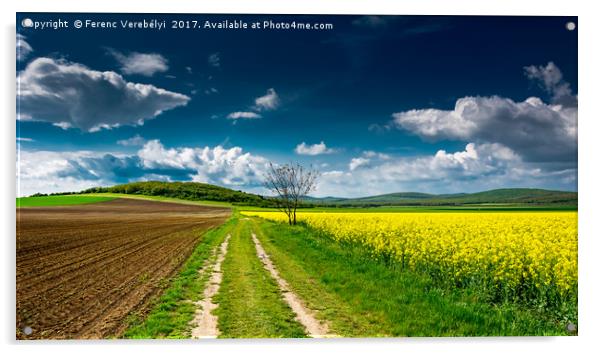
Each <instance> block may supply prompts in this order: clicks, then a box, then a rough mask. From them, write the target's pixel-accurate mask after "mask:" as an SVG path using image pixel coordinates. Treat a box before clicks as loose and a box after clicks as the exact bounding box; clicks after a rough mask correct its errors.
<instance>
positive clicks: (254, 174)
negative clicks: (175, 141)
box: [138, 140, 268, 187]
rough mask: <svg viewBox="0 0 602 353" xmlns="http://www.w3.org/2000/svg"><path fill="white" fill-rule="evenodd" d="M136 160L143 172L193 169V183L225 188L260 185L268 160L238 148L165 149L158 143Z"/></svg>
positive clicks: (144, 149)
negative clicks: (211, 184)
mask: <svg viewBox="0 0 602 353" xmlns="http://www.w3.org/2000/svg"><path fill="white" fill-rule="evenodd" d="M138 157H139V158H140V161H141V164H142V166H143V167H144V168H146V169H157V168H159V169H160V168H168V169H184V170H185V169H188V170H193V171H194V173H192V174H191V178H192V180H194V181H200V182H208V183H214V184H219V185H225V186H247V187H252V186H258V185H261V184H262V180H263V175H264V173H265V171H266V168H267V166H268V160H267V159H265V158H263V157H261V156H255V155H252V154H250V153H248V152H247V153H244V152H243V150H242V148H241V147H232V148H224V147H222V146H216V147H213V148H210V147H204V148H190V147H184V148H165V147H164V146H163V145H162V144H161V143H160V142H159V141H158V140H151V141H149V142H147V143H146V144H145V145H144V147H143V148H142V149H141V150H140V151H138Z"/></svg>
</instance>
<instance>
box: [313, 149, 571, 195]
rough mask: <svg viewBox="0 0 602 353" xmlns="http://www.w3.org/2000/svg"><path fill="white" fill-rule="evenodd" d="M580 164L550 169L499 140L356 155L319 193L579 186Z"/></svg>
mask: <svg viewBox="0 0 602 353" xmlns="http://www.w3.org/2000/svg"><path fill="white" fill-rule="evenodd" d="M576 174H577V171H576V169H575V168H566V169H559V170H548V169H545V168H541V167H540V166H538V165H537V164H532V163H528V162H525V161H524V160H523V159H522V158H521V157H520V156H519V155H518V154H516V153H515V152H514V151H512V150H511V149H510V148H508V147H506V146H503V145H501V144H498V143H484V144H477V143H468V144H467V145H466V147H465V148H464V150H461V151H455V152H448V151H445V150H439V151H437V152H436V153H435V154H433V155H424V156H414V157H403V158H394V157H390V156H389V158H388V159H384V160H382V159H378V158H377V157H376V158H369V157H366V156H365V155H363V156H361V157H355V158H352V159H351V161H350V163H349V170H348V171H341V170H332V171H327V172H323V173H322V174H321V177H320V179H319V180H318V188H317V195H319V196H346V197H357V196H367V195H376V194H385V193H392V192H399V191H421V192H430V193H451V192H476V191H482V190H487V189H493V188H501V187H525V186H528V187H545V188H552V189H554V188H557V189H574V188H575V181H576Z"/></svg>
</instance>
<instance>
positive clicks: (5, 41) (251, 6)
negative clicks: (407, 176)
mask: <svg viewBox="0 0 602 353" xmlns="http://www.w3.org/2000/svg"><path fill="white" fill-rule="evenodd" d="M289 2H290V1H282V0H263V1H259V0H219V1H217V0H216V1H213V2H210V3H209V2H201V1H196V2H194V1H192V0H166V1H160V0H154V1H128V2H126V0H102V1H101V0H98V1H97V2H95V3H92V2H91V1H69V0H52V1H34V0H19V1H18V2H16V3H15V2H11V1H10V0H8V1H6V0H5V1H2V3H1V5H0V7H1V10H2V11H0V17H1V18H2V27H1V34H0V38H1V41H2V47H1V48H2V50H1V51H0V53H2V55H0V61H1V62H2V65H1V66H0V67H1V68H2V76H1V77H2V83H1V84H0V90H1V93H0V99H1V100H2V107H3V113H4V114H3V116H2V122H3V126H2V130H1V131H2V137H3V147H4V148H3V149H2V161H1V164H0V165H2V166H4V168H3V170H4V172H3V173H2V178H3V183H2V185H3V193H2V195H3V202H2V212H0V215H1V217H2V225H3V230H4V232H2V245H3V246H2V250H3V251H4V254H3V256H2V260H0V263H1V264H2V282H0V283H2V287H3V288H2V291H0V296H1V299H2V300H1V304H2V306H3V307H2V308H3V310H2V311H1V312H2V313H3V315H2V320H1V321H0V335H1V337H2V343H3V345H4V348H5V351H7V350H8V351H15V352H30V351H39V350H44V351H46V352H49V353H52V352H61V353H62V352H65V353H67V352H80V351H82V350H85V351H91V352H105V351H107V350H111V351H115V352H122V351H130V350H144V351H146V352H148V353H151V352H161V353H164V352H166V351H174V350H177V351H178V352H182V351H184V352H199V351H211V352H226V351H244V352H282V351H283V350H286V351H287V352H290V353H293V352H305V351H308V350H312V351H313V350H317V351H328V352H365V351H366V350H367V349H378V350H379V351H382V352H393V351H404V352H433V351H435V350H436V351H442V350H444V351H447V352H462V353H469V352H479V353H481V352H485V351H486V352H508V351H511V352H513V353H514V352H527V351H528V352H533V351H546V352H581V351H592V350H594V349H596V348H599V347H600V346H602V344H601V342H600V339H599V337H598V336H600V333H599V331H600V329H601V328H602V327H601V325H600V317H601V315H600V314H601V311H600V308H601V306H600V297H601V293H602V292H601V290H600V289H601V285H600V280H602V278H601V276H600V275H599V273H600V272H599V270H598V271H596V269H601V268H602V262H601V259H602V254H601V253H600V251H601V250H602V249H601V246H600V244H601V240H600V239H601V238H602V228H601V227H600V221H598V219H600V218H602V217H600V216H599V215H598V213H599V212H602V207H601V204H600V201H601V200H602V198H601V196H602V195H601V193H600V186H599V185H600V181H601V180H602V178H600V177H601V175H600V163H601V160H600V158H599V157H598V154H599V151H602V145H601V141H602V138H600V137H599V135H600V134H601V133H602V129H601V127H602V126H601V123H600V121H601V120H602V116H601V114H600V108H599V105H600V104H599V102H600V98H599V97H598V96H599V94H600V93H599V92H600V87H599V86H600V82H602V76H601V69H600V67H601V65H600V63H602V56H601V50H600V45H599V42H600V38H601V36H600V32H601V31H600V27H601V26H600V22H602V20H601V19H600V15H601V13H600V11H598V10H597V9H596V6H595V2H594V1H591V2H588V3H586V2H585V1H583V2H577V1H568V0H565V1H558V0H548V1H541V2H536V1H527V0H505V1H497V2H493V1H482V0H481V1H479V0H453V1H450V0H421V1H397V2H396V3H393V1H390V0H389V1H387V0H369V1H366V0H297V1H296V2H295V3H289ZM17 11H19V12H44V11H49V12H50V11H52V12H134V13H135V12H154V13H179V12H189V13H291V14H294V13H299V14H303V13H306V14H319V13H322V14H433V15H435V14H437V15H557V16H561V15H562V16H566V15H570V16H579V22H578V26H579V28H578V30H579V89H578V92H579V118H580V119H579V191H580V195H579V209H580V210H579V290H580V295H579V300H580V302H579V307H580V310H579V337H560V338H556V337H553V338H529V337H520V338H430V339H370V340H366V339H344V340H327V341H319V342H315V341H309V340H224V341H219V342H205V343H203V342H194V343H190V342H173V341H167V342H166V341H156V342H149V341H145V342H123V341H119V342H106V341H104V342H87V343H80V342H72V341H71V342H65V341H63V342H35V343H25V344H23V343H16V342H15V341H14V320H15V319H14V318H15V316H14V315H15V306H14V300H15V299H14V298H15V294H14V290H15V277H14V276H15V272H14V264H15V262H14V261H15V252H14V250H15V245H14V242H15V228H14V220H15V208H14V207H15V206H14V196H15V120H14V115H15V86H14V84H15V83H14V79H12V78H13V77H15V55H14V45H15V37H14V31H15V12H17Z"/></svg>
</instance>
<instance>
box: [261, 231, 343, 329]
mask: <svg viewBox="0 0 602 353" xmlns="http://www.w3.org/2000/svg"><path fill="white" fill-rule="evenodd" d="M251 236H252V238H253V242H254V243H255V250H256V251H257V256H258V257H259V259H260V260H261V262H262V263H263V266H264V267H265V269H266V270H268V272H269V273H270V275H271V276H272V278H274V280H275V281H276V283H277V284H278V287H279V288H280V292H281V294H282V297H283V299H284V301H285V302H286V303H287V304H288V306H289V307H290V308H291V310H292V311H293V312H294V313H295V318H296V319H297V321H299V322H300V323H301V325H303V326H304V327H305V331H306V332H307V334H308V335H309V336H310V337H313V338H328V337H336V336H335V335H332V334H329V332H328V323H326V322H320V321H319V320H318V319H316V315H315V313H314V312H313V311H312V310H311V309H309V308H308V307H307V306H306V305H305V304H304V303H303V301H301V299H299V297H297V295H296V294H295V293H294V292H293V291H292V290H291V289H290V286H289V284H288V282H286V280H284V278H282V277H280V273H278V270H277V269H276V266H274V263H273V262H272V260H270V257H269V256H268V254H267V253H266V252H265V250H264V249H263V246H261V243H260V242H259V239H257V236H256V235H255V234H251Z"/></svg>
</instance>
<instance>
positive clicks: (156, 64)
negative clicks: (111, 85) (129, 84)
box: [108, 49, 169, 77]
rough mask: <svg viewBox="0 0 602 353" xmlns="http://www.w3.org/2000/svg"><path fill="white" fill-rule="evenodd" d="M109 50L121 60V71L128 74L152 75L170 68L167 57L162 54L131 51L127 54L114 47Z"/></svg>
mask: <svg viewBox="0 0 602 353" xmlns="http://www.w3.org/2000/svg"><path fill="white" fill-rule="evenodd" d="M108 52H109V54H111V55H112V56H113V57H114V58H115V59H116V60H117V61H118V62H119V64H120V65H121V68H120V70H121V72H122V73H124V74H126V75H133V74H138V75H143V76H149V77H150V76H152V75H154V74H155V73H157V72H165V71H167V70H168V69H169V66H168V62H167V59H166V58H165V57H163V56H162V55H161V54H156V53H137V52H131V53H129V54H127V55H126V54H123V53H121V52H119V51H117V50H114V49H108Z"/></svg>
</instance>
